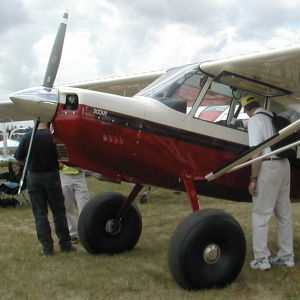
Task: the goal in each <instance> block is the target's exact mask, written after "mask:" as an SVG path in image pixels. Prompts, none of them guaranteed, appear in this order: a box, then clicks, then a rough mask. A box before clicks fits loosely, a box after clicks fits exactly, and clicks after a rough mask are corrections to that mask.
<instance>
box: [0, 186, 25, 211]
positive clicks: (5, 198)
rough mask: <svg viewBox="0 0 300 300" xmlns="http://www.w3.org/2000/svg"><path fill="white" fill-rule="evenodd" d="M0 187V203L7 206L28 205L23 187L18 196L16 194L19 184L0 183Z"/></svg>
mask: <svg viewBox="0 0 300 300" xmlns="http://www.w3.org/2000/svg"><path fill="white" fill-rule="evenodd" d="M1 186H2V188H1V191H0V199H1V202H3V203H7V206H22V205H23V204H26V203H30V200H29V199H30V198H29V195H28V192H27V188H26V186H25V185H24V187H23V188H22V190H21V192H20V194H18V191H19V184H17V183H16V182H2V183H1ZM9 203H11V205H9ZM14 204H15V205H14Z"/></svg>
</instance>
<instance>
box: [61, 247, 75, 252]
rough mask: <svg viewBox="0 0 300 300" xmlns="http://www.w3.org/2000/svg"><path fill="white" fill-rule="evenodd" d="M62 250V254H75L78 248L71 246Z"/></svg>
mask: <svg viewBox="0 0 300 300" xmlns="http://www.w3.org/2000/svg"><path fill="white" fill-rule="evenodd" d="M60 250H61V252H74V251H76V248H75V247H74V246H70V247H67V248H61V249H60Z"/></svg>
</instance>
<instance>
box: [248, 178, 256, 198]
mask: <svg viewBox="0 0 300 300" xmlns="http://www.w3.org/2000/svg"><path fill="white" fill-rule="evenodd" d="M248 190H249V193H250V195H252V196H256V195H257V191H256V181H250V183H249V187H248Z"/></svg>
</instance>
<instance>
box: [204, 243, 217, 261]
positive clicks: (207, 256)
mask: <svg viewBox="0 0 300 300" xmlns="http://www.w3.org/2000/svg"><path fill="white" fill-rule="evenodd" d="M220 256H221V249H220V247H219V246H218V245H216V244H210V245H208V246H207V247H206V248H205V249H204V252H203V258H204V260H205V262H206V263H208V264H215V263H216V262H217V261H218V260H219V259H220Z"/></svg>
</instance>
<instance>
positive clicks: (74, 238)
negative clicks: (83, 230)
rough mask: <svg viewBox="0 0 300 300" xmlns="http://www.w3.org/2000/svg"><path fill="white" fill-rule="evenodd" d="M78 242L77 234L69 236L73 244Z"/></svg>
mask: <svg viewBox="0 0 300 300" xmlns="http://www.w3.org/2000/svg"><path fill="white" fill-rule="evenodd" d="M78 243H79V239H78V237H77V236H72V237H71V244H73V245H75V244H78Z"/></svg>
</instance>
